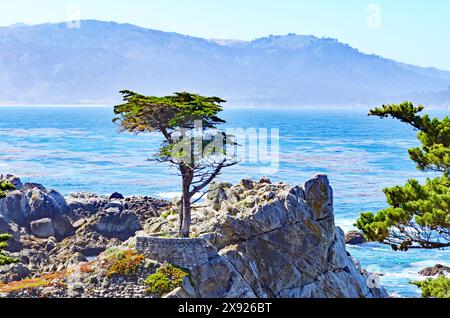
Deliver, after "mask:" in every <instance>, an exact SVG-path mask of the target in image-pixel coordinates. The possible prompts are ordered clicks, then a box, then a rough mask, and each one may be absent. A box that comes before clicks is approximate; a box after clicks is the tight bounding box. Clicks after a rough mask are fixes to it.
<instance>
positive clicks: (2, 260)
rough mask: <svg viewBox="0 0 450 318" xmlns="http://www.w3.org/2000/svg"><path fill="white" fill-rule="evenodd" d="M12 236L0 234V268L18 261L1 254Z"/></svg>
mask: <svg viewBox="0 0 450 318" xmlns="http://www.w3.org/2000/svg"><path fill="white" fill-rule="evenodd" d="M11 237H12V236H11V235H9V234H0V266H2V265H8V264H13V263H17V262H18V260H17V259H15V258H12V257H9V256H7V255H6V254H5V252H3V249H4V248H6V247H8V243H7V242H6V241H8V240H9V239H10V238H11Z"/></svg>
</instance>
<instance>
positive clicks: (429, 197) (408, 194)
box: [355, 102, 450, 251]
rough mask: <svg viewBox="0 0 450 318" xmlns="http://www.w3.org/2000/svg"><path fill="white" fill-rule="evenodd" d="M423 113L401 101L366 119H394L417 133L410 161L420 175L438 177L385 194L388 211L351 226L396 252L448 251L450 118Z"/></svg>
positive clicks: (362, 218) (369, 215) (364, 216)
mask: <svg viewBox="0 0 450 318" xmlns="http://www.w3.org/2000/svg"><path fill="white" fill-rule="evenodd" d="M423 109H424V107H423V106H418V107H415V106H414V105H413V104H412V103H408V102H404V103H402V104H400V105H384V106H383V107H381V108H376V109H374V110H372V111H371V112H370V114H369V115H370V116H379V117H381V118H387V117H392V118H394V119H398V120H400V121H402V122H404V123H407V124H409V125H411V126H413V127H414V128H415V129H417V130H418V131H419V134H418V139H419V141H420V143H421V147H417V148H413V149H410V150H409V155H410V158H411V159H412V160H413V161H414V162H415V163H416V164H417V168H418V169H419V170H420V171H423V172H430V171H431V172H435V173H436V172H437V173H441V174H442V175H441V176H440V177H436V178H434V179H427V181H426V183H425V184H420V183H419V182H418V181H417V180H409V181H408V182H407V184H406V185H405V186H396V187H393V188H389V189H385V190H384V192H385V194H386V198H387V203H388V204H389V207H388V208H387V209H384V210H382V211H379V212H378V213H376V214H374V213H372V212H367V213H362V214H361V216H360V218H359V219H358V221H357V223H356V224H355V225H356V226H357V227H358V228H359V229H360V230H361V231H362V232H363V233H364V235H365V236H366V238H367V239H368V240H370V241H375V242H381V243H384V244H389V245H391V246H392V248H393V249H394V250H402V251H406V250H408V249H410V248H425V249H434V248H445V247H450V119H449V118H448V117H445V118H444V119H442V120H439V119H437V118H434V119H430V117H429V116H428V115H424V116H420V115H419V113H420V112H422V111H423Z"/></svg>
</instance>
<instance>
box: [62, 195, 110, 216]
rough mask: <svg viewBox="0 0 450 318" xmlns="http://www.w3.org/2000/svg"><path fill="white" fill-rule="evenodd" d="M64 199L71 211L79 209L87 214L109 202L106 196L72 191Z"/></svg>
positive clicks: (98, 209) (100, 208) (96, 210)
mask: <svg viewBox="0 0 450 318" xmlns="http://www.w3.org/2000/svg"><path fill="white" fill-rule="evenodd" d="M66 200H67V204H68V205H69V208H70V210H71V211H77V210H81V211H83V212H86V213H88V214H94V213H97V212H98V211H100V210H102V209H103V208H104V207H105V206H106V204H108V202H109V198H108V197H106V196H99V195H96V194H93V193H74V194H71V195H69V196H68V197H67V198H66Z"/></svg>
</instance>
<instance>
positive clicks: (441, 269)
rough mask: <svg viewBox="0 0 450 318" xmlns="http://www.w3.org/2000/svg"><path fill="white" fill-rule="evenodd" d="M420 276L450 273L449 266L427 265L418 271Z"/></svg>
mask: <svg viewBox="0 0 450 318" xmlns="http://www.w3.org/2000/svg"><path fill="white" fill-rule="evenodd" d="M419 274H420V275H422V276H427V277H433V276H438V275H447V274H450V267H448V266H444V265H441V264H437V265H435V266H433V267H427V268H425V269H423V270H421V271H420V272H419Z"/></svg>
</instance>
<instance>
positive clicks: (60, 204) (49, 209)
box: [0, 176, 70, 227]
mask: <svg viewBox="0 0 450 318" xmlns="http://www.w3.org/2000/svg"><path fill="white" fill-rule="evenodd" d="M9 179H13V180H14V181H13V182H15V183H16V185H18V187H17V188H16V190H14V191H11V192H9V193H8V196H7V197H6V198H4V199H2V200H0V215H2V216H3V217H4V218H5V220H6V221H8V222H14V223H16V224H18V225H19V226H21V227H29V226H30V223H31V222H33V221H37V220H40V219H44V218H49V219H56V218H58V219H59V220H61V219H62V218H65V217H66V216H65V215H66V214H67V213H69V211H70V208H69V206H68V205H67V203H66V200H65V199H64V197H63V196H62V195H61V194H59V193H58V192H56V191H54V190H48V189H46V188H45V187H43V186H42V185H39V184H34V183H25V184H23V185H22V182H21V181H20V179H18V178H16V177H12V176H9Z"/></svg>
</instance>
